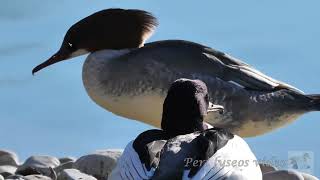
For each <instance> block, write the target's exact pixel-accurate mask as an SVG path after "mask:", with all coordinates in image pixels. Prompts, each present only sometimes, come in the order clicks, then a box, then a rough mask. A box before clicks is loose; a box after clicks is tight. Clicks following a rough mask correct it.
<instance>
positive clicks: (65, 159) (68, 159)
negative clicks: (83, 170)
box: [59, 157, 76, 164]
mask: <svg viewBox="0 0 320 180" xmlns="http://www.w3.org/2000/svg"><path fill="white" fill-rule="evenodd" d="M59 161H60V163H61V164H64V163H66V162H75V161H76V158H74V157H63V158H59Z"/></svg>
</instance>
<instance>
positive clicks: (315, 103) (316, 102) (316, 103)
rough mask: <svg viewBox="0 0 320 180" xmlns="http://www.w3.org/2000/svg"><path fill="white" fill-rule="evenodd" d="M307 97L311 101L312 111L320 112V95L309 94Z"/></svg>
mask: <svg viewBox="0 0 320 180" xmlns="http://www.w3.org/2000/svg"><path fill="white" fill-rule="evenodd" d="M307 97H308V98H310V99H311V101H310V103H311V104H310V105H311V110H313V111H320V94H309V95H307Z"/></svg>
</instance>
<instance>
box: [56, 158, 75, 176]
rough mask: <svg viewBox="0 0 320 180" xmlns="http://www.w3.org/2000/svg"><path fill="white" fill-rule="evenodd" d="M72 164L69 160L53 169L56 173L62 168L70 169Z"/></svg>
mask: <svg viewBox="0 0 320 180" xmlns="http://www.w3.org/2000/svg"><path fill="white" fill-rule="evenodd" d="M73 165H74V162H72V161H69V162H66V163H63V164H60V166H58V167H56V168H54V171H55V172H56V174H59V173H60V172H61V171H63V170H64V169H72V168H73Z"/></svg>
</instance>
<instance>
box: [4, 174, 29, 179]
mask: <svg viewBox="0 0 320 180" xmlns="http://www.w3.org/2000/svg"><path fill="white" fill-rule="evenodd" d="M6 180H25V179H24V177H23V176H21V175H11V176H9V177H7V178H6Z"/></svg>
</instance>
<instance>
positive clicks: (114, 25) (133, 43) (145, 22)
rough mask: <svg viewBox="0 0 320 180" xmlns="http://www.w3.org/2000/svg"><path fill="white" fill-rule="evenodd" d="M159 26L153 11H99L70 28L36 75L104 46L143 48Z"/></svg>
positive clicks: (36, 70) (38, 67)
mask: <svg viewBox="0 0 320 180" xmlns="http://www.w3.org/2000/svg"><path fill="white" fill-rule="evenodd" d="M156 26H157V19H156V18H155V17H154V16H153V15H152V14H150V13H149V12H146V11H142V10H134V9H128V10H125V9H106V10H102V11H99V12H96V13H94V14H92V15H90V16H88V17H86V18H84V19H82V20H80V21H79V22H77V23H76V24H74V25H72V26H71V28H70V29H69V30H68V31H67V33H66V35H65V37H64V39H63V42H62V45H61V47H60V49H59V50H58V52H56V53H55V54H54V55H53V56H51V57H50V58H49V59H48V60H46V61H45V62H43V63H41V64H39V65H38V66H36V67H35V68H34V69H33V70H32V74H34V73H36V72H38V71H40V70H41V69H43V68H45V67H48V66H50V65H52V64H55V63H57V62H60V61H63V60H67V59H71V58H73V57H77V56H80V55H84V54H87V53H92V52H95V51H99V50H103V49H112V50H119V49H130V48H139V47H142V46H143V44H144V42H145V41H146V40H147V39H148V38H149V37H150V36H151V35H152V33H153V31H154V29H155V28H156Z"/></svg>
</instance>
